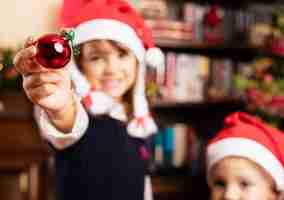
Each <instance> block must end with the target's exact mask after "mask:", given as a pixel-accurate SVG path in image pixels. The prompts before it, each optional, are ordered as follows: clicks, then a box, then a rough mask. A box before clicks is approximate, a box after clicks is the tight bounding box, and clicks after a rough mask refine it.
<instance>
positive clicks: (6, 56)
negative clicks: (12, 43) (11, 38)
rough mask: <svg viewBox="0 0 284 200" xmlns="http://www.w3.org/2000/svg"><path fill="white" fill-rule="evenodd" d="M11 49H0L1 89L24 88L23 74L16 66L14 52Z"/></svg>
mask: <svg viewBox="0 0 284 200" xmlns="http://www.w3.org/2000/svg"><path fill="white" fill-rule="evenodd" d="M15 52H16V51H13V50H11V49H3V50H1V51H0V68H1V70H0V88H1V90H3V89H4V90H7V89H9V90H10V89H13V90H14V89H16V90H20V89H21V88H22V84H21V80H20V78H21V76H20V74H19V72H17V70H16V69H15V67H14V64H13V57H14V53H15Z"/></svg>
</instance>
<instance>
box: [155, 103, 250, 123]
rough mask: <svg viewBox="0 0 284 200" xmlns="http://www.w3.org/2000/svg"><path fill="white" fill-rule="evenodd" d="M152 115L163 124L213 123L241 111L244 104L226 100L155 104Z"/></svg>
mask: <svg viewBox="0 0 284 200" xmlns="http://www.w3.org/2000/svg"><path fill="white" fill-rule="evenodd" d="M152 108H153V113H154V114H155V115H156V118H157V119H159V123H161V124H163V122H167V123H170V122H185V123H188V122H193V123H194V124H197V125H199V124H201V125H202V124H206V123H209V124H210V123H214V121H215V120H216V121H220V119H221V121H222V119H223V118H224V117H225V116H226V115H228V114H229V113H231V112H235V111H242V110H244V109H245V103H244V102H242V101H240V100H235V99H227V100H218V101H206V102H196V103H193V102H192V103H191V102H189V103H157V104H156V105H154V106H153V107H152Z"/></svg>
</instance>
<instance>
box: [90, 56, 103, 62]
mask: <svg viewBox="0 0 284 200" xmlns="http://www.w3.org/2000/svg"><path fill="white" fill-rule="evenodd" d="M99 59H101V57H99V56H91V57H90V60H91V61H97V60H99Z"/></svg>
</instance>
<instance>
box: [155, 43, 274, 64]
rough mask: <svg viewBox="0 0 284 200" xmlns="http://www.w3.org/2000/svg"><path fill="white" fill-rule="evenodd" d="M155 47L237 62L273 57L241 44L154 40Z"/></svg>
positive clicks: (263, 49) (266, 51)
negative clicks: (260, 57)
mask: <svg viewBox="0 0 284 200" xmlns="http://www.w3.org/2000/svg"><path fill="white" fill-rule="evenodd" d="M155 42H156V45H157V46H158V47H160V48H161V49H163V50H164V51H175V52H184V53H193V54H202V55H208V56H210V57H212V56H215V57H230V58H232V59H238V60H251V59H252V58H254V57H256V56H269V57H275V56H276V55H273V54H272V53H270V52H269V51H268V50H266V49H265V48H263V47H255V46H252V45H249V44H244V43H243V44H242V43H241V42H239V43H236V42H227V43H223V44H206V43H202V42H194V41H187V40H171V39H161V38H155Z"/></svg>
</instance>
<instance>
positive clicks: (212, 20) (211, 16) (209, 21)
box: [204, 6, 222, 28]
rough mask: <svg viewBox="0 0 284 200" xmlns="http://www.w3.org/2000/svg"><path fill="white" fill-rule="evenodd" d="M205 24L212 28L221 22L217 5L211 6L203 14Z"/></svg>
mask: <svg viewBox="0 0 284 200" xmlns="http://www.w3.org/2000/svg"><path fill="white" fill-rule="evenodd" d="M204 22H205V24H206V25H209V26H210V27H212V28H214V27H216V26H218V25H219V24H221V22H222V16H221V15H220V11H219V7H218V6H212V7H211V8H210V9H209V11H208V12H207V13H206V14H205V21H204Z"/></svg>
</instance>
